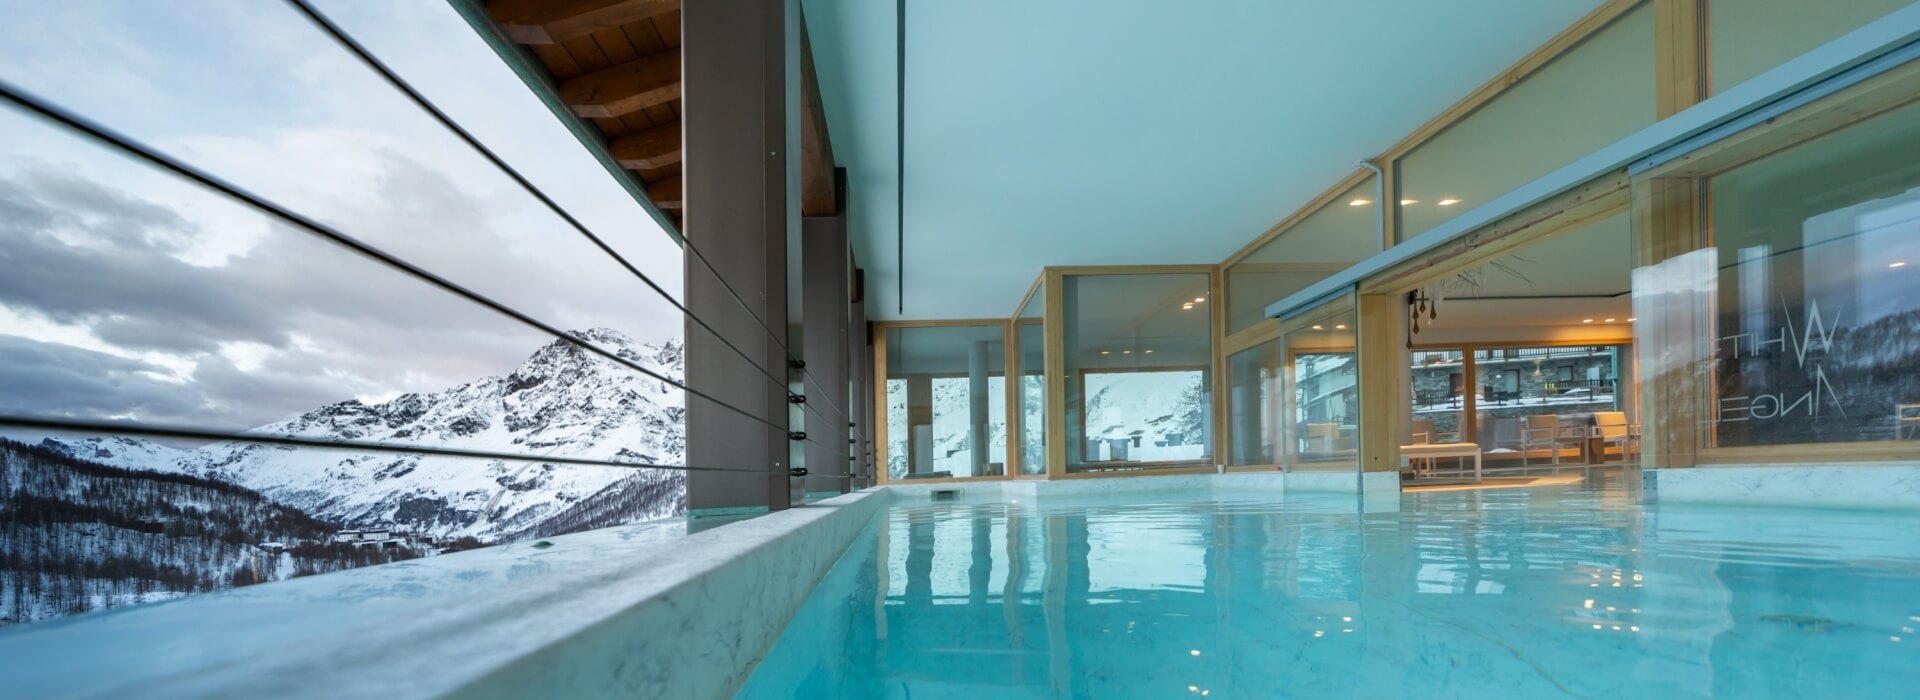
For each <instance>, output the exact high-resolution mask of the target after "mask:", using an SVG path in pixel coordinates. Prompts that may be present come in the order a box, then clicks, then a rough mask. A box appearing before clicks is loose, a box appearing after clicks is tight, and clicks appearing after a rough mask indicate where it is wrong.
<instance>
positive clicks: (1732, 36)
mask: <svg viewBox="0 0 1920 700" xmlns="http://www.w3.org/2000/svg"><path fill="white" fill-rule="evenodd" d="M1908 2H1910V0H1845V1H1844V2H1807V1H1806V0H1710V1H1709V2H1708V3H1707V13H1706V14H1707V41H1706V45H1707V61H1708V64H1707V65H1708V66H1709V70H1708V79H1709V83H1710V85H1709V88H1710V89H1711V91H1712V93H1714V94H1718V93H1719V92H1720V91H1722V90H1725V89H1727V88H1730V87H1733V86H1735V85H1739V84H1740V83H1743V82H1746V81H1747V79H1748V78H1752V77H1753V76H1756V75H1759V74H1761V73H1764V72H1766V71H1767V70H1768V69H1771V68H1773V67H1774V66H1777V65H1780V64H1782V63H1785V62H1787V61H1789V60H1792V59H1793V58H1794V57H1796V56H1799V55H1800V54H1803V53H1806V52H1807V51H1810V50H1813V49H1814V48H1816V47H1818V46H1820V45H1821V44H1824V43H1827V42H1829V41H1832V40H1834V39H1836V38H1839V36H1840V35H1842V34H1845V33H1847V32H1850V31H1853V30H1855V29H1858V28H1860V27H1861V26H1862V25H1865V24H1867V23H1868V22H1872V21H1874V20H1876V19H1879V18H1880V17H1882V16H1884V15H1886V14H1887V13H1889V12H1892V11H1894V10H1897V9H1900V8H1902V7H1905V6H1906V5H1907V4H1908Z"/></svg>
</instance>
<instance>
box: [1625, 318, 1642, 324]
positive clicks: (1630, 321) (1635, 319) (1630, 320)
mask: <svg viewBox="0 0 1920 700" xmlns="http://www.w3.org/2000/svg"><path fill="white" fill-rule="evenodd" d="M1638 320H1640V319H1639V318H1637V317H1632V316H1629V317H1628V318H1627V323H1633V322H1634V321H1638Z"/></svg>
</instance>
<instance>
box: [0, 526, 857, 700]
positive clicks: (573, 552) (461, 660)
mask: <svg viewBox="0 0 1920 700" xmlns="http://www.w3.org/2000/svg"><path fill="white" fill-rule="evenodd" d="M891 498H892V494H889V493H888V492H886V491H884V490H879V489H869V490H865V491H861V492H857V493H852V494H846V495H842V496H838V497H835V498H831V499H827V500H824V501H820V502H816V503H812V504H808V505H806V506H804V507H800V508H794V509H791V510H785V511H780V512H777V513H771V514H767V515H762V516H759V517H755V518H751V519H735V520H732V521H729V522H725V523H724V524H721V525H718V526H712V525H710V524H707V525H703V524H702V521H701V520H692V521H689V520H687V519H684V518H679V519H673V520H668V521H655V522H650V523H641V524H637V525H631V526H622V527H612V528H604V529H600V530H593V531H588V532H581V533H575V534H571V535H562V536H558V537H551V538H547V539H546V540H544V541H542V542H543V543H544V546H536V545H535V543H533V542H523V543H515V544H509V545H501V546H497V547H489V548H485V549H479V550H472V551H467V552H460V553H456V554H447V555H441V556H434V557H427V558H423V559H416V560H411V561H404V562H396V563H393V564H386V565H381V566H372V567H365V568H361V569H353V570H348V571H342V572H337V573H331V574H325V575H321V576H310V577H304V578H296V579H291V580H287V581H281V582H276V583H269V584H262V585H256V586H247V587H243V588H238V589H233V590H229V591H223V592H219V593H211V594H204V595H196V596H190V597H186V598H182V599H179V600H174V601H169V602H164V603H158V604H153V605H146V606H139V607H134V608H128V609H124V610H118V611H109V612H105V613H95V614H87V615H79V616H75V617H72V618H66V619H62V620H56V621H50V622H47V623H41V624H33V625H26V626H22V627H17V628H13V629H10V630H7V631H5V632H3V633H0V677H4V678H5V679H6V682H5V686H6V691H4V692H0V695H5V696H9V697H32V698H122V697H143V698H144V697H161V698H170V697H193V698H203V697H212V698H224V697H231V698H242V697H244V698H259V697H274V698H341V697H379V698H428V697H473V698H490V697H567V698H593V697H660V698H667V697H672V698H719V697H728V696H730V695H731V694H732V693H733V691H734V689H735V688H737V687H738V685H739V684H740V683H742V682H744V680H745V678H746V675H747V674H748V673H749V672H750V671H751V669H752V668H753V665H754V664H755V663H756V662H757V661H758V658H759V655H761V654H763V653H765V651H766V650H767V649H770V648H771V647H772V645H773V642H774V640H776V639H777V638H778V637H779V635H780V633H781V631H782V630H783V629H784V628H785V626H786V623H787V620H788V619H789V618H790V617H791V616H792V615H793V613H794V612H795V611H796V610H798V609H799V607H800V604H801V603H802V602H803V601H804V600H805V599H806V597H807V596H808V595H810V594H811V593H812V590H813V587H814V585H815V583H816V582H818V581H819V579H820V577H821V576H823V575H825V573H826V572H827V570H828V569H829V568H830V567H831V566H832V565H833V563H834V562H835V561H836V560H838V559H839V557H840V555H841V553H842V552H844V551H845V550H846V548H847V546H848V545H849V544H850V543H851V542H852V541H853V539H854V537H855V536H856V535H857V534H858V533H859V532H860V531H861V529H862V528H863V527H865V525H866V524H867V522H868V521H869V520H871V519H872V518H873V516H874V515H875V514H877V513H879V512H881V511H882V510H883V509H884V507H885V504H886V503H887V502H888V501H889V500H890V499H891Z"/></svg>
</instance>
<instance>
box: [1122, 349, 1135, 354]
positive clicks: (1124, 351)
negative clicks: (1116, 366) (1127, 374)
mask: <svg viewBox="0 0 1920 700" xmlns="http://www.w3.org/2000/svg"><path fill="white" fill-rule="evenodd" d="M1120 354H1122V355H1132V354H1133V351H1132V350H1121V351H1120Z"/></svg>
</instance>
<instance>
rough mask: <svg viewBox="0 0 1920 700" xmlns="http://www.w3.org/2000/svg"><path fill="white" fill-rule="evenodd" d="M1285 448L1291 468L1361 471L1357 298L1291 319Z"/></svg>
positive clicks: (1284, 346)
mask: <svg viewBox="0 0 1920 700" xmlns="http://www.w3.org/2000/svg"><path fill="white" fill-rule="evenodd" d="M1289 326H1290V330H1289V331H1288V332H1287V333H1286V334H1285V335H1283V336H1282V337H1281V340H1280V342H1281V350H1280V351H1281V352H1282V353H1284V359H1283V363H1284V364H1282V365H1281V368H1282V371H1283V374H1282V377H1283V381H1284V382H1285V384H1284V387H1283V391H1282V392H1281V398H1282V400H1283V401H1285V402H1286V405H1285V406H1284V407H1283V408H1282V410H1281V414H1282V419H1281V420H1280V421H1279V423H1280V430H1281V440H1280V442H1281V447H1282V449H1283V450H1284V451H1285V455H1284V456H1283V461H1284V463H1285V465H1286V468H1287V469H1288V470H1289V471H1358V470H1359V468H1360V372H1359V356H1358V355H1357V354H1356V349H1357V342H1356V341H1357V340H1358V337H1359V336H1358V332H1357V331H1356V330H1355V329H1356V328H1357V327H1358V324H1357V322H1356V315H1355V310H1354V303H1353V299H1352V297H1350V296H1349V297H1342V298H1341V299H1337V300H1335V301H1332V302H1328V303H1327V304H1326V305H1324V306H1322V307H1320V308H1317V309H1315V310H1313V311H1310V312H1308V313H1307V314H1305V315H1303V316H1299V317H1296V318H1294V319H1290V320H1289Z"/></svg>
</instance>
